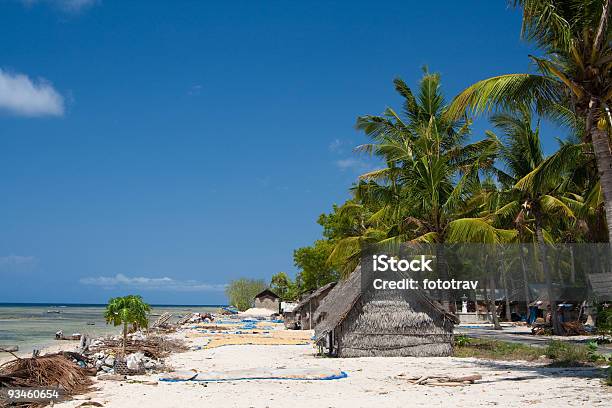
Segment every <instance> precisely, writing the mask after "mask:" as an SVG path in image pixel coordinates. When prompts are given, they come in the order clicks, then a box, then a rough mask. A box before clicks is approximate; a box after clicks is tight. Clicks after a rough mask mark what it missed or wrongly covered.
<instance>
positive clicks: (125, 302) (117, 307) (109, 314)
mask: <svg viewBox="0 0 612 408" xmlns="http://www.w3.org/2000/svg"><path fill="white" fill-rule="evenodd" d="M150 311H151V307H150V306H149V305H148V304H147V303H145V302H144V301H143V300H142V297H140V296H136V295H128V296H122V297H115V298H112V299H110V300H109V301H108V305H106V311H105V312H104V319H106V323H107V324H109V323H112V324H113V325H114V326H120V325H123V354H124V355H125V348H126V344H127V333H128V325H129V324H134V325H136V326H138V327H145V328H146V327H148V325H149V319H148V316H147V314H148V313H149V312H150Z"/></svg>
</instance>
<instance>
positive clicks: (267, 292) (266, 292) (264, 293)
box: [255, 289, 280, 299]
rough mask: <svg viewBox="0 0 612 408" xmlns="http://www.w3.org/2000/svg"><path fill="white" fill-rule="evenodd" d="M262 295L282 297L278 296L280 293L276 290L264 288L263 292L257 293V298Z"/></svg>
mask: <svg viewBox="0 0 612 408" xmlns="http://www.w3.org/2000/svg"><path fill="white" fill-rule="evenodd" d="M260 297H272V298H275V299H280V298H279V297H278V295H277V294H276V293H274V292H272V291H271V290H270V289H264V290H262V291H261V292H259V293H258V294H256V295H255V299H258V298H260Z"/></svg>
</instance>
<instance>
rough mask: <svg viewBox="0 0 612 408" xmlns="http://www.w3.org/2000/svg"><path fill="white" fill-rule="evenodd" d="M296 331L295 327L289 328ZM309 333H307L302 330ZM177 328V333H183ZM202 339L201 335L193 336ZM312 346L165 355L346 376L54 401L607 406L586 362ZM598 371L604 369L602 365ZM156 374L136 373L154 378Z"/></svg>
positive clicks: (182, 364)
mask: <svg viewBox="0 0 612 408" xmlns="http://www.w3.org/2000/svg"><path fill="white" fill-rule="evenodd" d="M294 333H295V332H294ZM302 333H303V334H306V335H309V334H311V332H307V331H304V332H302ZM185 334H186V333H179V334H177V336H180V337H182V336H184V335H185ZM189 341H190V342H192V345H194V346H197V345H204V344H205V343H206V341H207V340H206V338H205V337H191V338H190V339H189ZM315 351H316V350H315V348H314V347H313V346H312V345H311V344H310V345H226V346H224V347H218V348H212V349H206V348H204V349H201V350H197V351H190V352H187V353H181V354H175V355H173V356H171V357H169V358H168V359H167V362H168V363H170V364H171V365H172V366H173V367H174V368H176V369H177V370H191V369H193V370H198V371H200V372H206V371H209V372H210V371H214V372H219V371H230V370H241V369H262V368H265V369H278V368H284V367H286V368H292V369H294V368H296V369H306V368H315V369H328V370H337V369H341V370H343V371H345V372H346V373H347V374H348V377H347V378H344V379H340V380H331V381H296V380H250V381H232V382H215V383H208V384H204V383H198V382H179V383H166V382H158V383H157V385H145V384H137V383H125V382H115V381H97V384H96V385H97V386H98V387H99V391H96V392H93V393H91V394H88V395H87V396H80V397H79V400H75V401H68V402H64V403H61V404H57V405H55V406H56V407H62V408H73V407H77V406H78V405H79V404H81V403H82V402H83V398H91V400H92V401H96V402H100V403H102V404H104V406H105V407H117V408H142V407H147V408H155V407H160V408H161V407H164V408H172V407H176V408H182V407H197V406H207V407H292V408H298V407H308V408H312V407H350V408H357V407H373V406H384V407H403V408H405V407H407V406H421V405H423V406H428V407H447V406H455V407H475V406H477V407H479V406H493V405H498V406H504V407H522V406H526V405H529V406H532V407H547V408H550V407H558V406H583V405H589V406H592V407H600V406H601V407H603V406H609V402H610V399H611V398H612V392H611V391H608V390H607V389H606V387H604V386H602V384H601V380H600V378H596V376H595V374H596V371H594V369H591V368H578V369H576V368H573V369H554V368H545V367H542V366H541V365H538V364H534V363H527V362H491V361H485V360H476V359H459V358H451V357H439V358H400V357H392V358H377V357H373V358H354V359H333V358H321V357H317V356H316V355H315ZM474 373H478V374H481V375H482V380H481V381H479V382H478V383H476V384H473V385H467V386H462V387H451V388H446V387H431V386H422V385H413V384H409V383H407V381H406V380H404V379H403V377H412V376H420V375H435V374H440V375H450V376H459V375H469V374H474ZM599 375H601V372H599ZM159 377H160V376H159V374H157V375H150V376H138V377H134V378H136V379H138V380H145V381H157V380H158V378H159Z"/></svg>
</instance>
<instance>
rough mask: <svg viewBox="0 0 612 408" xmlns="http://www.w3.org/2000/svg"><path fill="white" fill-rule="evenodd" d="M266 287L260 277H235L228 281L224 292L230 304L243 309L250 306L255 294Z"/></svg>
mask: <svg viewBox="0 0 612 408" xmlns="http://www.w3.org/2000/svg"><path fill="white" fill-rule="evenodd" d="M267 287H268V285H266V282H264V281H263V280H261V279H246V278H241V279H236V280H233V281H231V282H230V283H229V285H228V286H227V288H226V289H225V294H226V296H227V298H228V300H229V303H230V305H232V306H234V307H236V308H237V309H238V310H241V311H244V310H247V309H248V308H250V307H251V305H252V304H253V299H254V298H255V295H257V294H258V293H259V292H261V291H263V290H265V289H266V288H267Z"/></svg>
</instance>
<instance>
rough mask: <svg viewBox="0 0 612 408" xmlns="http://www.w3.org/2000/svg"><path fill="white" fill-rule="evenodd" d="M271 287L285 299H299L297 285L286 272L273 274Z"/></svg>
mask: <svg viewBox="0 0 612 408" xmlns="http://www.w3.org/2000/svg"><path fill="white" fill-rule="evenodd" d="M270 288H271V289H272V291H273V292H274V293H276V294H277V295H278V296H279V297H280V298H281V300H283V301H293V300H295V299H297V296H298V293H297V288H296V285H295V283H293V282H292V281H291V278H289V276H287V274H286V273H285V272H279V273H277V274H276V275H274V276H272V279H271V281H270Z"/></svg>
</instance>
